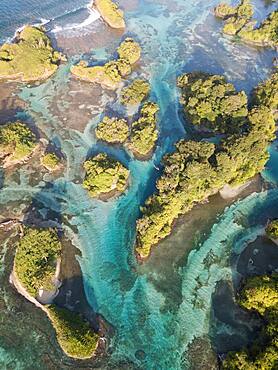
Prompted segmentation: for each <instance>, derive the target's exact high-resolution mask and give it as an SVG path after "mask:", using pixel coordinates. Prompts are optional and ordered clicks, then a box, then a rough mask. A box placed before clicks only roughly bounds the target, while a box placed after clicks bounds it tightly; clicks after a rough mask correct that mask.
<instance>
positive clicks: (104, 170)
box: [83, 153, 129, 200]
mask: <svg viewBox="0 0 278 370" xmlns="http://www.w3.org/2000/svg"><path fill="white" fill-rule="evenodd" d="M84 168H85V171H86V175H85V179H84V181H83V186H84V188H85V189H87V190H88V191H89V193H90V195H91V196H92V197H99V198H100V199H102V200H107V199H109V198H111V197H114V196H116V195H119V194H121V193H122V192H124V190H125V189H126V187H127V185H128V179H129V170H128V169H127V168H126V167H125V166H124V165H123V164H121V163H120V162H118V161H116V160H115V159H113V158H110V157H108V155H107V154H104V153H100V154H98V155H96V156H94V157H92V158H90V159H88V160H87V161H86V162H85V163H84Z"/></svg>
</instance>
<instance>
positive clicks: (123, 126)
mask: <svg viewBox="0 0 278 370" xmlns="http://www.w3.org/2000/svg"><path fill="white" fill-rule="evenodd" d="M128 136H129V126H128V123H127V121H126V120H125V119H123V118H116V117H113V118H110V117H104V118H103V120H102V121H101V122H100V123H99V124H98V126H97V128H96V137H97V139H99V140H103V141H106V142H108V143H112V144H118V143H120V144H122V143H124V142H125V141H126V140H127V139H128Z"/></svg>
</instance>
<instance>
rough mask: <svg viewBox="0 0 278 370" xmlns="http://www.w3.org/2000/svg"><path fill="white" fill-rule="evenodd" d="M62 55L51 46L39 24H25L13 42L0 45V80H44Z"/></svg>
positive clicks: (56, 65) (61, 59)
mask: <svg viewBox="0 0 278 370" xmlns="http://www.w3.org/2000/svg"><path fill="white" fill-rule="evenodd" d="M64 60H65V57H64V56H63V55H62V54H61V53H60V52H58V51H56V50H54V49H53V47H52V45H51V42H50V39H49V37H48V36H47V35H46V34H45V32H44V31H43V29H42V28H41V27H34V26H26V27H24V29H23V30H22V31H20V32H19V33H18V34H17V36H16V38H15V41H14V43H12V44H7V43H6V44H3V45H2V46H1V48H0V80H1V79H2V80H3V79H4V80H16V81H21V82H32V81H39V80H45V79H47V78H48V77H50V76H51V75H53V73H55V71H56V70H57V68H58V65H59V63H60V62H61V61H64Z"/></svg>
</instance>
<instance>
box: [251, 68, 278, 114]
mask: <svg viewBox="0 0 278 370" xmlns="http://www.w3.org/2000/svg"><path fill="white" fill-rule="evenodd" d="M254 104H256V105H265V106H266V107H268V108H269V109H271V111H272V112H273V114H274V116H275V118H276V119H278V72H275V73H273V74H272V76H271V77H270V78H269V79H268V80H266V81H265V82H263V83H261V84H260V85H259V86H258V87H257V88H256V89H255V91H254Z"/></svg>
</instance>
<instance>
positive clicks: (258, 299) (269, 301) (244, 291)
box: [222, 274, 278, 370]
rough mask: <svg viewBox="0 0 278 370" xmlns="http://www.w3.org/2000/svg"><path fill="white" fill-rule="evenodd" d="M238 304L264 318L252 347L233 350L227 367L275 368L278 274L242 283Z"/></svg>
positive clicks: (277, 356) (225, 363) (277, 358)
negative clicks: (237, 350)
mask: <svg viewBox="0 0 278 370" xmlns="http://www.w3.org/2000/svg"><path fill="white" fill-rule="evenodd" d="M237 302H238V304H239V305H240V306H241V307H242V308H245V309H246V310H248V311H254V312H256V313H257V314H258V315H259V317H260V318H261V319H262V323H263V325H262V328H261V331H260V333H259V335H258V337H257V338H256V340H255V341H254V343H253V344H252V345H251V348H249V349H243V350H241V351H239V352H230V353H228V355H227V357H226V358H225V359H224V361H223V363H222V366H223V369H224V370H238V369H250V370H251V369H264V370H271V369H276V365H277V361H278V346H277V334H278V274H272V275H263V276H253V277H250V278H248V279H247V280H246V281H244V282H243V283H242V284H241V288H240V291H239V293H238V297H237Z"/></svg>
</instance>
